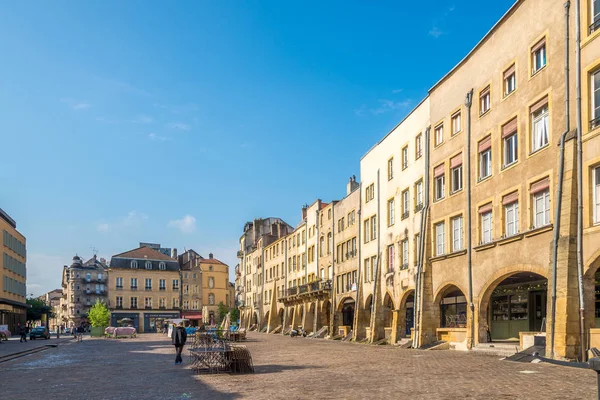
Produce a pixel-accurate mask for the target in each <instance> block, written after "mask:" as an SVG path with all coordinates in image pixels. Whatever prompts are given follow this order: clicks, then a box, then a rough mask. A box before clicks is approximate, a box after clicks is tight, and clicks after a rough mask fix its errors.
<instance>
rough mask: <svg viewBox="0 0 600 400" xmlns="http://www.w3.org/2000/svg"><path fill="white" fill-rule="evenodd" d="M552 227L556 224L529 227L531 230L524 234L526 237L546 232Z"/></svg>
mask: <svg viewBox="0 0 600 400" xmlns="http://www.w3.org/2000/svg"><path fill="white" fill-rule="evenodd" d="M552 229H554V225H552V224H548V225H544V226H540V227H539V228H531V229H529V231H527V232H525V233H524V235H525V237H532V236H536V235H539V234H542V233H544V232H548V231H551V230H552Z"/></svg>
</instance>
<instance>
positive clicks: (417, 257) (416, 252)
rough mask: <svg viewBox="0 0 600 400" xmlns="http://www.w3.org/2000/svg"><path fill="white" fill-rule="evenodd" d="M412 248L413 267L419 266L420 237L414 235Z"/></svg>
mask: <svg viewBox="0 0 600 400" xmlns="http://www.w3.org/2000/svg"><path fill="white" fill-rule="evenodd" d="M413 248H414V249H415V265H418V264H419V257H421V235H420V234H418V233H417V234H416V235H415V243H414V246H413Z"/></svg>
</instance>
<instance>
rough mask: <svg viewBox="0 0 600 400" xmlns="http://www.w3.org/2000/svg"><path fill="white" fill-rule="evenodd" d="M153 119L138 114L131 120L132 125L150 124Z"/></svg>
mask: <svg viewBox="0 0 600 400" xmlns="http://www.w3.org/2000/svg"><path fill="white" fill-rule="evenodd" d="M152 121H154V119H153V118H152V117H151V116H149V115H144V114H140V115H137V116H136V117H135V118H134V119H132V120H131V122H133V123H134V124H150V123H152Z"/></svg>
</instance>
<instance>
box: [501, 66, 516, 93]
mask: <svg viewBox="0 0 600 400" xmlns="http://www.w3.org/2000/svg"><path fill="white" fill-rule="evenodd" d="M516 89H517V72H516V71H514V72H513V73H512V74H510V75H509V76H508V77H507V78H505V79H504V97H506V96H508V95H509V94H511V93H512V92H514V91H515V90H516Z"/></svg>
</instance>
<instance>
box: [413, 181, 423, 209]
mask: <svg viewBox="0 0 600 400" xmlns="http://www.w3.org/2000/svg"><path fill="white" fill-rule="evenodd" d="M415 202H416V206H415V212H419V211H421V209H422V208H423V181H422V180H420V181H419V182H417V184H416V185H415Z"/></svg>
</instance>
